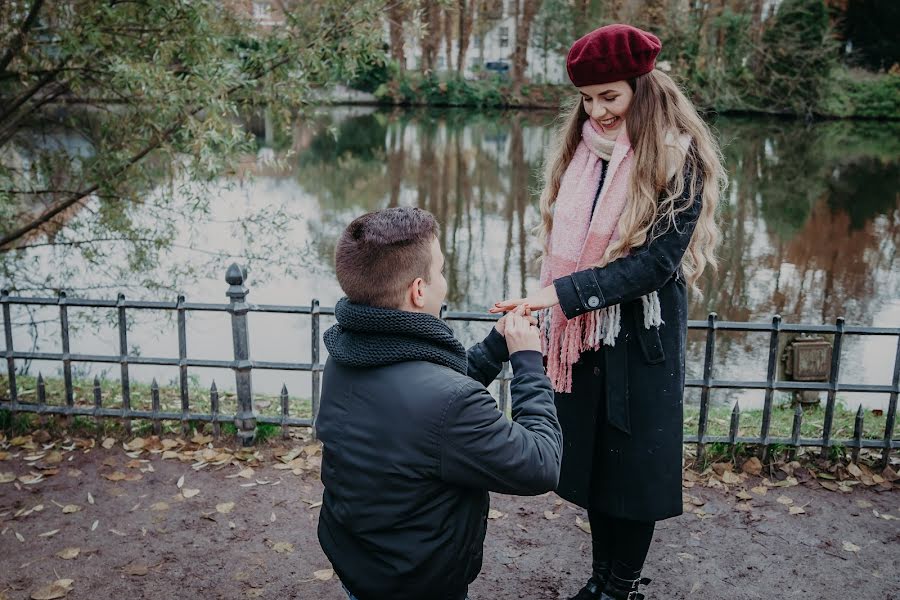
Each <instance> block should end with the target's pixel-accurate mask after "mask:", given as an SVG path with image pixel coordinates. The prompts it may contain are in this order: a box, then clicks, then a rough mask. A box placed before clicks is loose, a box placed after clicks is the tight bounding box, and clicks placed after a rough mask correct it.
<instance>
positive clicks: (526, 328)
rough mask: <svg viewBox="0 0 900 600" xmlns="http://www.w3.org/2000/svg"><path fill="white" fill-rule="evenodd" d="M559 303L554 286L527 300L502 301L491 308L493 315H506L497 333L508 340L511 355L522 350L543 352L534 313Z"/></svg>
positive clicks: (498, 322) (500, 322) (501, 319)
mask: <svg viewBox="0 0 900 600" xmlns="http://www.w3.org/2000/svg"><path fill="white" fill-rule="evenodd" d="M558 303H559V299H558V298H557V296H556V288H554V287H553V286H552V285H550V286H547V287H545V288H544V289H542V290H540V291H539V292H537V293H535V294H533V295H531V296H528V297H527V298H516V299H514V300H501V301H500V302H497V303H496V304H494V306H492V307H491V309H490V311H489V312H491V313H492V314H497V313H506V314H505V315H503V316H502V317H501V318H500V320H499V321H497V324H496V328H497V332H498V333H499V334H500V335H502V336H503V337H504V338H506V345H507V347H508V348H509V353H510V354H513V353H515V352H518V351H520V350H536V351H538V352H540V351H541V340H540V334H539V332H538V330H537V327H535V326H536V325H537V319H536V318H535V317H534V316H533V315H532V311H534V310H541V309H543V308H547V307H550V306H554V305H556V304H558Z"/></svg>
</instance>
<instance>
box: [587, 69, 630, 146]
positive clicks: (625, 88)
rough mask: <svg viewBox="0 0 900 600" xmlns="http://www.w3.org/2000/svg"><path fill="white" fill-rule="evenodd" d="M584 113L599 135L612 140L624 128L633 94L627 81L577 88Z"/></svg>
mask: <svg viewBox="0 0 900 600" xmlns="http://www.w3.org/2000/svg"><path fill="white" fill-rule="evenodd" d="M578 91H580V92H581V102H582V105H583V106H584V112H586V113H587V114H588V116H590V118H591V119H593V121H594V124H596V125H598V126H599V129H600V131H601V132H602V133H601V135H602V136H603V137H605V138H607V139H610V140H614V139H616V137H617V136H618V135H619V133H620V132H621V131H622V129H623V128H624V127H625V116H626V114H627V113H628V107H629V106H630V105H631V99H632V98H633V97H634V92H633V91H631V86H630V85H628V82H627V81H614V82H613V83H596V84H594V85H586V86H584V87H580V88H578Z"/></svg>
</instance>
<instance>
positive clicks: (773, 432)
mask: <svg viewBox="0 0 900 600" xmlns="http://www.w3.org/2000/svg"><path fill="white" fill-rule="evenodd" d="M762 417H763V411H762V409H756V410H746V409H745V410H742V411H741V420H740V426H739V428H738V437H756V436H758V435H759V432H760V430H761V428H762ZM699 422H700V407H699V406H696V405H690V406H685V407H684V433H685V435H691V434H696V433H697V427H698V424H699ZM855 422H856V411H855V410H849V409H847V408H846V407H845V406H844V405H843V404H841V403H840V402H838V403H837V404H836V405H835V407H834V420H833V421H832V433H831V438H832V439H835V440H837V439H853V428H854V424H855ZM886 422H887V417H886V416H885V415H884V413H881V414H878V413H876V412H874V411H872V410H867V411H865V418H864V419H863V432H862V437H863V439H868V440H880V439H883V438H884V426H885V423H886ZM793 425H794V408H793V407H792V406H790V404H779V405H776V406H773V407H772V418H771V420H770V422H769V435H770V437H776V438H778V437H790V436H791V430H792V428H793ZM730 426H731V407H730V406H711V407H710V409H709V420H708V425H707V435H714V436H718V435H728V432H729V431H728V430H729V428H730ZM824 426H825V407H824V405H816V406H814V407H810V408H804V409H803V421H802V423H801V425H800V437H803V438H821V437H822V431H823V428H824Z"/></svg>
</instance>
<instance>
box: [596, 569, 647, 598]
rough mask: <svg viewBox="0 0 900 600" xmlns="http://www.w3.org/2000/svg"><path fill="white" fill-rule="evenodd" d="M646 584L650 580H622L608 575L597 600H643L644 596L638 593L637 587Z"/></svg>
mask: <svg viewBox="0 0 900 600" xmlns="http://www.w3.org/2000/svg"><path fill="white" fill-rule="evenodd" d="M648 583H650V580H649V579H647V578H646V577H640V578H638V579H622V578H621V577H617V576H616V575H615V574H613V573H610V575H609V578H608V579H607V580H606V585H605V586H603V592H602V593H601V594H600V596H599V600H644V594H642V593H641V592H639V591H638V586H639V585H647V584H648Z"/></svg>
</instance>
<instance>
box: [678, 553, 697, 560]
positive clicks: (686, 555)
mask: <svg viewBox="0 0 900 600" xmlns="http://www.w3.org/2000/svg"><path fill="white" fill-rule="evenodd" d="M678 558H680V559H682V560H697V557H696V556H694V555H693V554H690V553H688V552H679V553H678Z"/></svg>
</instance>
